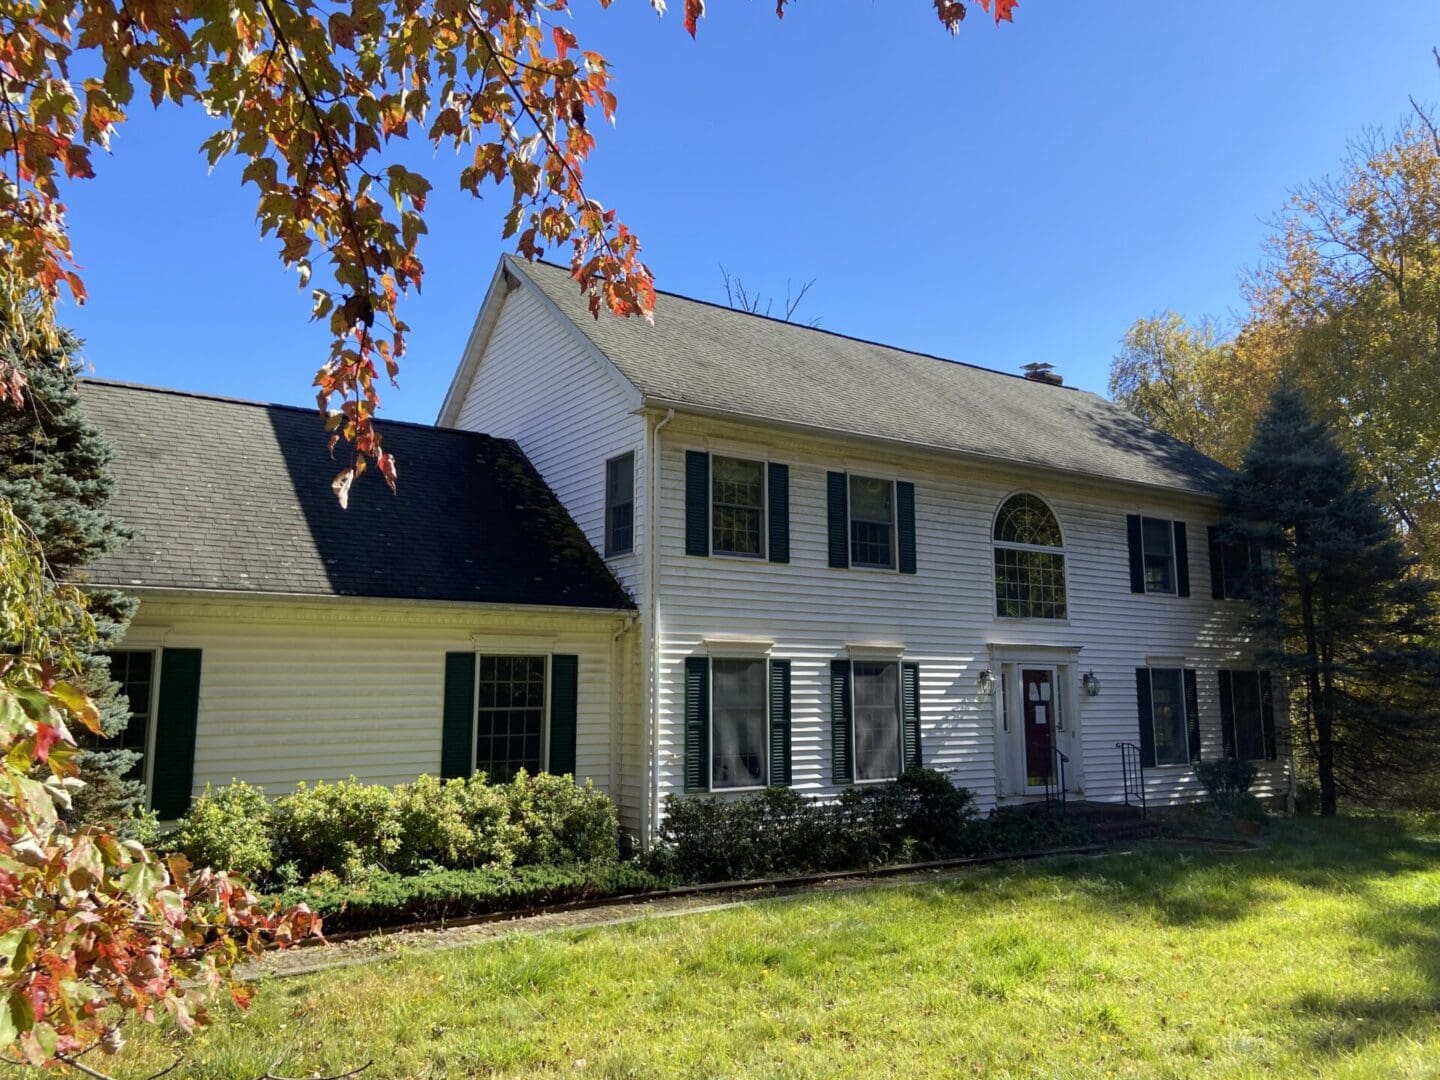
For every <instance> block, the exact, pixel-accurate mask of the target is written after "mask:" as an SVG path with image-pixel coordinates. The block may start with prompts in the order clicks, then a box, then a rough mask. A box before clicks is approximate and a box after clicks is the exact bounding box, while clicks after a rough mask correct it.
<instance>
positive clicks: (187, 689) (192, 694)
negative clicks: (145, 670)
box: [150, 649, 200, 821]
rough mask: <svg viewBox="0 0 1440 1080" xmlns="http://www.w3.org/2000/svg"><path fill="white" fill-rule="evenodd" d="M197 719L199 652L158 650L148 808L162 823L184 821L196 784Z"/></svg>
mask: <svg viewBox="0 0 1440 1080" xmlns="http://www.w3.org/2000/svg"><path fill="white" fill-rule="evenodd" d="M199 719H200V650H199V649H161V650H160V692H159V695H158V697H157V698H156V702H155V754H154V761H153V762H152V764H151V771H150V808H151V809H152V810H154V811H155V813H156V814H158V815H159V816H160V818H161V820H162V821H171V820H173V819H175V818H178V817H183V816H184V814H185V812H186V811H187V810H189V809H190V790H191V788H192V787H193V786H194V784H195V728H196V724H197V723H198V721H199Z"/></svg>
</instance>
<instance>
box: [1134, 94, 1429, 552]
mask: <svg viewBox="0 0 1440 1080" xmlns="http://www.w3.org/2000/svg"><path fill="white" fill-rule="evenodd" d="M1243 299H1244V300H1245V301H1246V305H1247V310H1246V311H1245V312H1244V314H1243V315H1242V316H1241V318H1240V319H1239V321H1238V325H1237V327H1236V329H1235V332H1234V333H1233V334H1232V335H1230V336H1228V337H1226V336H1223V335H1221V334H1220V333H1218V332H1217V331H1216V329H1215V328H1214V326H1213V324H1211V323H1209V322H1208V321H1201V322H1199V323H1197V324H1193V325H1191V324H1187V323H1186V322H1185V321H1184V319H1183V318H1182V317H1181V316H1179V315H1176V314H1174V313H1166V314H1164V315H1162V316H1159V317H1156V318H1148V319H1140V320H1138V321H1137V322H1136V323H1135V324H1134V325H1132V326H1131V327H1130V329H1129V330H1128V331H1127V333H1126V336H1125V340H1124V347H1123V349H1122V351H1121V352H1120V354H1119V355H1117V357H1116V358H1115V361H1114V364H1113V365H1112V368H1111V382H1110V387H1111V392H1112V393H1113V394H1114V395H1115V397H1116V400H1118V401H1120V402H1122V403H1123V404H1125V405H1127V406H1128V407H1130V408H1131V409H1132V410H1134V411H1135V412H1136V413H1138V414H1139V415H1141V416H1143V417H1144V418H1145V419H1147V420H1148V421H1150V422H1151V423H1153V424H1155V426H1157V427H1159V428H1161V429H1162V430H1165V431H1168V432H1170V433H1171V434H1173V435H1175V436H1177V437H1178V438H1180V439H1183V440H1184V441H1186V442H1188V443H1190V444H1191V445H1193V446H1196V447H1198V448H1199V449H1201V450H1203V451H1205V452H1206V453H1209V454H1212V455H1214V456H1215V457H1217V458H1218V459H1220V460H1221V461H1223V462H1225V463H1227V464H1230V465H1238V464H1239V462H1240V460H1241V457H1242V455H1243V453H1244V451H1245V448H1246V446H1247V445H1248V444H1249V442H1250V439H1251V437H1252V435H1253V433H1254V431H1255V429H1256V424H1257V421H1258V419H1259V417H1260V415H1261V413H1262V412H1263V408H1264V404H1265V401H1266V397H1267V395H1268V393H1269V391H1270V390H1271V389H1272V388H1273V387H1274V386H1276V385H1277V383H1278V382H1279V380H1280V379H1281V378H1282V376H1283V377H1285V378H1287V379H1289V380H1290V382H1291V383H1292V385H1294V386H1295V387H1296V388H1297V389H1299V390H1301V391H1303V392H1304V394H1305V396H1306V397H1307V399H1308V400H1309V401H1310V403H1311V405H1312V407H1313V408H1314V409H1315V410H1316V412H1317V414H1318V415H1319V416H1320V417H1321V418H1322V419H1324V420H1325V421H1326V422H1327V423H1328V424H1329V426H1330V427H1331V429H1332V430H1333V431H1334V432H1335V434H1336V437H1337V438H1338V439H1339V441H1340V444H1341V446H1342V447H1343V448H1344V449H1345V450H1346V451H1348V452H1349V453H1350V454H1351V456H1352V457H1353V458H1354V460H1355V461H1356V463H1357V468H1359V469H1360V471H1361V475H1362V476H1363V477H1364V478H1365V479H1366V480H1368V481H1371V482H1373V483H1374V484H1375V485H1376V486H1377V487H1378V489H1379V491H1380V493H1381V497H1382V499H1383V501H1384V505H1385V507H1386V509H1387V511H1388V512H1389V513H1390V514H1391V516H1392V518H1393V520H1394V521H1395V522H1396V523H1397V524H1398V525H1399V527H1400V528H1401V530H1402V532H1403V534H1404V536H1405V539H1406V543H1407V544H1408V545H1409V546H1410V548H1411V550H1413V551H1414V552H1415V553H1416V554H1418V555H1419V556H1420V558H1421V560H1422V563H1423V565H1424V566H1425V567H1426V569H1427V571H1428V572H1430V573H1431V574H1437V573H1440V135H1437V132H1436V130H1435V127H1434V125H1433V124H1432V123H1431V122H1430V119H1429V117H1428V114H1426V113H1425V112H1424V111H1422V110H1420V109H1419V108H1416V109H1415V114H1414V116H1413V118H1412V122H1411V123H1409V124H1406V125H1404V126H1402V127H1400V128H1398V129H1396V130H1394V131H1391V132H1382V131H1379V130H1374V131H1370V132H1367V133H1365V134H1364V135H1363V136H1361V137H1360V138H1358V139H1356V140H1355V141H1354V142H1353V143H1352V144H1351V145H1350V147H1349V148H1348V150H1347V152H1346V154H1345V156H1344V158H1343V160H1342V161H1341V163H1340V170H1339V172H1338V174H1337V175H1336V176H1335V177H1333V178H1327V179H1323V180H1320V181H1316V182H1313V183H1310V184H1306V185H1305V186H1303V187H1301V188H1299V189H1297V190H1296V192H1295V193H1294V194H1293V196H1292V198H1291V201H1290V205H1289V206H1288V208H1287V209H1286V211H1285V212H1284V214H1283V215H1282V216H1281V218H1280V220H1279V221H1278V222H1277V224H1276V230H1275V234H1274V236H1273V238H1272V239H1271V241H1270V243H1269V245H1268V247H1267V250H1266V251H1265V253H1264V258H1263V261H1262V263H1261V264H1260V265H1259V266H1258V267H1257V268H1256V269H1255V270H1254V271H1253V272H1252V273H1251V274H1250V275H1249V277H1248V279H1247V280H1246V282H1245V287H1244V296H1243Z"/></svg>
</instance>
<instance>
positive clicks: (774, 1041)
mask: <svg viewBox="0 0 1440 1080" xmlns="http://www.w3.org/2000/svg"><path fill="white" fill-rule="evenodd" d="M1268 840H1269V843H1270V847H1269V848H1268V850H1266V851H1263V852H1258V853H1254V852H1252V853H1241V854H1234V853H1231V854H1217V853H1206V852H1199V851H1186V850H1183V849H1179V848H1175V847H1171V846H1168V845H1164V844H1156V845H1153V846H1151V847H1149V848H1147V849H1146V850H1144V851H1143V852H1142V853H1140V854H1137V855H1133V856H1123V855H1117V856H1110V857H1106V858H1103V859H1080V858H1071V859H1058V860H1054V861H1050V862H1047V863H1044V864H1028V865H1014V866H1006V867H1001V868H997V869H991V870H984V871H976V872H974V873H971V874H967V875H966V876H965V877H964V878H962V879H961V880H958V881H952V882H948V883H936V884H929V885H920V886H906V887H898V888H883V889H876V890H874V891H867V892H861V893H851V894H846V895H836V896H809V897H806V898H803V899H792V900H788V901H775V902H768V903H759V904H755V905H753V906H749V907H745V908H741V909H732V910H729V911H723V912H717V913H713V914H708V915H695V916H686V917H681V918H673V919H663V920H644V921H641V922H638V923H633V924H629V925H625V926H620V927H611V928H603V929H595V930H589V931H571V932H566V933H563V934H553V935H548V936H541V937H531V938H526V937H519V936H516V937H512V938H507V939H504V940H502V941H499V942H496V943H492V944H488V945H479V946H476V947H474V948H468V949H464V950H455V951H451V952H445V953H436V954H430V955H419V954H417V955H411V956H407V957H404V958H402V959H400V960H398V961H395V962H389V963H377V964H371V965H367V966H364V967H358V968H351V969H346V970H340V971H334V972H330V973H326V974H322V975H316V976H310V977H307V978H303V979H295V980H289V981H284V982H272V983H269V984H267V985H265V986H264V987H263V988H262V989H261V993H260V994H259V996H258V999H257V1001H256V1003H255V1005H253V1006H252V1007H251V1009H250V1010H249V1012H248V1013H246V1014H244V1015H243V1016H242V1015H238V1014H235V1013H233V1012H227V1013H226V1014H225V1015H224V1016H223V1017H222V1018H221V1019H220V1020H219V1021H218V1022H217V1024H216V1025H215V1026H214V1027H212V1028H210V1029H208V1030H207V1031H205V1032H204V1033H202V1034H200V1035H199V1036H197V1037H195V1038H194V1039H189V1040H186V1039H183V1038H182V1037H180V1036H178V1035H176V1034H174V1033H171V1032H164V1031H138V1030H137V1031H134V1032H132V1033H131V1037H132V1044H131V1046H130V1047H129V1048H128V1049H127V1050H126V1052H125V1054H124V1055H122V1057H121V1058H120V1059H119V1061H117V1062H116V1064H117V1065H119V1064H123V1066H124V1067H123V1068H121V1069H120V1075H122V1076H139V1075H144V1074H145V1072H146V1071H147V1070H150V1069H154V1068H156V1067H159V1066H163V1065H166V1064H169V1063H170V1061H172V1060H173V1055H174V1053H175V1052H176V1051H179V1052H183V1053H184V1054H185V1055H187V1061H186V1063H185V1064H184V1065H183V1066H182V1067H181V1071H182V1072H183V1073H184V1074H185V1075H186V1076H191V1077H241V1078H247V1080H248V1078H253V1077H255V1076H258V1075H260V1074H261V1073H263V1072H264V1071H265V1070H266V1069H267V1068H269V1067H272V1066H276V1065H277V1059H278V1071H280V1072H282V1073H284V1074H286V1075H290V1076H303V1075H307V1074H309V1073H311V1071H312V1070H319V1071H320V1072H322V1073H327V1072H334V1071H339V1070H340V1069H342V1068H344V1067H348V1066H353V1065H356V1064H360V1063H363V1062H364V1061H365V1060H367V1059H369V1058H372V1057H373V1058H374V1059H375V1065H374V1066H373V1067H372V1068H371V1069H370V1070H369V1071H368V1072H367V1073H366V1074H365V1076H366V1077H367V1080H373V1078H378V1077H441V1076H445V1077H449V1076H473V1075H490V1074H497V1075H501V1076H530V1075H546V1074H565V1075H575V1074H576V1073H582V1074H584V1075H591V1076H604V1077H610V1076H643V1077H652V1076H734V1075H753V1076H781V1077H806V1076H830V1075H837V1074H845V1075H866V1076H871V1075H874V1076H884V1075H898V1076H908V1077H914V1076H939V1075H944V1076H955V1075H975V1076H986V1077H1009V1076H1043V1077H1070V1076H1075V1077H1079V1076H1086V1077H1088V1076H1096V1075H1114V1076H1144V1077H1181V1076H1201V1075H1203V1076H1206V1077H1210V1076H1255V1077H1260V1076H1285V1077H1291V1076H1304V1075H1324V1076H1338V1077H1358V1076H1381V1077H1402V1076H1416V1077H1421V1076H1440V837H1437V836H1436V835H1433V834H1431V833H1428V832H1427V830H1426V829H1425V828H1424V827H1423V826H1421V825H1416V824H1410V825H1403V824H1400V823H1397V822H1394V821H1380V820H1358V819H1348V820H1340V821H1335V822H1318V821H1309V822H1284V823H1278V824H1276V825H1275V826H1274V827H1272V829H1271V830H1270V833H1269V836H1268Z"/></svg>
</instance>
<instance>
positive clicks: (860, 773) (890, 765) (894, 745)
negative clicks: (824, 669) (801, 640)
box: [850, 660, 900, 780]
mask: <svg viewBox="0 0 1440 1080" xmlns="http://www.w3.org/2000/svg"><path fill="white" fill-rule="evenodd" d="M850 671H851V678H852V679H853V685H854V694H855V779H856V780H893V779H894V778H895V777H897V776H899V775H900V665H899V664H898V663H894V662H892V661H876V660H856V661H854V662H853V663H852V664H851V665H850Z"/></svg>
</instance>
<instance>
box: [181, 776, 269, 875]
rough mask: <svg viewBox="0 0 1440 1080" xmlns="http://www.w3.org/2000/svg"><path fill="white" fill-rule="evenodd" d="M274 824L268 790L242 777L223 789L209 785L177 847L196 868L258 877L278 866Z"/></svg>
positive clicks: (186, 819)
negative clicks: (272, 838)
mask: <svg viewBox="0 0 1440 1080" xmlns="http://www.w3.org/2000/svg"><path fill="white" fill-rule="evenodd" d="M270 828H271V820H270V803H269V800H267V799H266V798H265V791H264V789H263V788H258V787H252V786H251V785H249V784H244V783H241V782H239V781H235V782H233V783H231V784H228V785H227V786H225V787H222V788H220V789H218V790H212V789H211V788H210V787H209V786H208V785H207V786H206V788H205V794H203V795H201V796H200V798H198V799H196V800H195V803H194V805H193V806H191V807H190V810H189V812H188V813H186V815H185V816H184V817H183V818H181V819H180V823H179V826H178V827H177V828H176V830H175V835H174V836H173V837H172V838H171V846H172V847H173V848H174V849H175V850H177V851H180V852H182V853H184V855H185V857H186V858H187V859H189V860H190V862H191V864H192V865H194V866H208V867H211V868H213V869H216V870H233V871H235V872H236V873H238V874H243V875H245V877H247V878H250V879H251V880H252V881H258V880H261V879H263V878H265V877H266V876H267V875H268V874H269V873H270V871H271V869H272V868H273V867H274V865H275V846H274V843H273V841H272V840H271V835H270Z"/></svg>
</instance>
